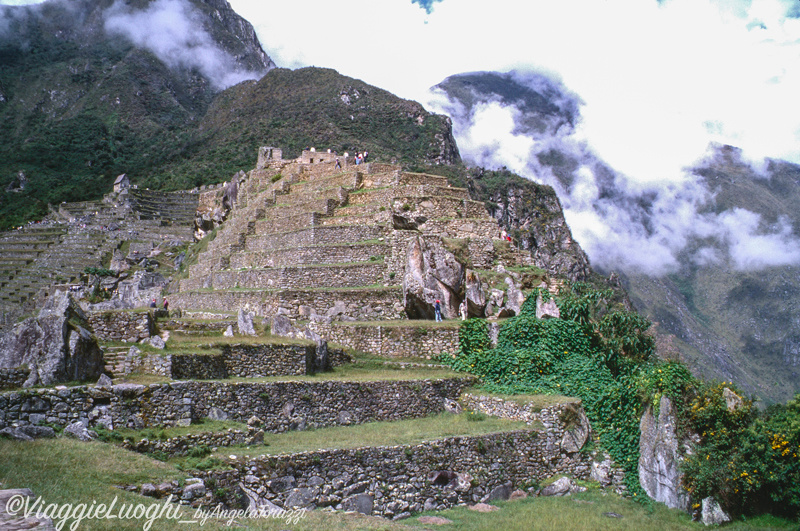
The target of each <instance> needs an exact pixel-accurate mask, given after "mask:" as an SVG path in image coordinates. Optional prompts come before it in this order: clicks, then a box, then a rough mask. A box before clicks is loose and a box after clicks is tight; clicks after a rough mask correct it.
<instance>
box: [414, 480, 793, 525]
mask: <svg viewBox="0 0 800 531" xmlns="http://www.w3.org/2000/svg"><path fill="white" fill-rule="evenodd" d="M493 505H496V506H497V507H499V510H498V511H494V512H491V513H477V512H475V511H470V510H469V509H467V508H466V507H456V508H453V509H450V510H447V511H442V512H439V513H424V514H429V515H434V514H435V515H436V516H441V517H444V518H447V519H449V520H451V521H452V522H453V523H452V524H448V525H443V526H436V527H437V529H443V530H449V529H458V530H460V531H472V530H474V531H478V530H502V531H517V530H519V531H535V530H552V529H563V530H592V531H602V530H622V531H625V530H630V531H647V530H653V531H668V530H670V531H671V530H684V529H687V530H689V529H696V530H699V529H706V527H705V526H704V525H703V524H701V523H699V522H692V521H691V517H690V516H689V514H687V513H684V512H681V511H678V510H675V509H668V508H667V507H666V506H664V505H662V504H660V503H654V504H652V505H651V506H645V505H642V504H639V503H637V502H635V501H632V500H630V499H627V498H622V497H621V496H618V495H615V494H610V493H605V492H603V491H601V490H599V489H597V488H591V489H589V490H588V491H586V492H583V493H579V494H572V495H570V496H565V497H547V498H526V499H523V500H518V501H514V502H493ZM604 513H616V514H618V515H621V516H622V518H614V517H609V516H604ZM419 516H421V515H417V516H415V517H414V518H412V519H410V520H408V521H405V522H404V523H405V524H407V525H409V526H410V527H412V529H421V528H423V526H422V524H419V522H418V520H419ZM794 526H796V524H791V523H790V522H786V521H782V520H778V519H773V518H765V519H759V520H754V521H751V522H747V523H745V522H738V523H735V524H733V525H726V526H725V527H724V529H731V530H732V529H737V530H766V529H792V528H796V527H794Z"/></svg>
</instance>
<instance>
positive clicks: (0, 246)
mask: <svg viewBox="0 0 800 531" xmlns="http://www.w3.org/2000/svg"><path fill="white" fill-rule="evenodd" d="M54 243H55V240H15V241H0V252H4V251H12V250H15V249H31V250H45V249H47V248H48V247H50V246H51V245H53V244H54Z"/></svg>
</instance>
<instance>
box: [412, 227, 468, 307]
mask: <svg viewBox="0 0 800 531" xmlns="http://www.w3.org/2000/svg"><path fill="white" fill-rule="evenodd" d="M463 289H464V266H463V265H461V264H460V263H459V262H458V260H456V257H455V256H454V255H453V253H451V252H450V251H448V250H447V249H446V248H445V247H444V244H443V243H442V239H441V238H439V237H437V236H416V237H413V238H411V239H410V241H409V243H408V248H407V250H406V268H405V275H404V276H403V304H404V306H405V311H406V315H408V317H410V318H412V319H433V318H434V311H433V305H434V303H435V301H436V300H440V301H441V307H442V316H443V317H444V318H447V319H453V318H455V317H456V316H457V315H458V305H459V303H460V299H459V293H461V292H462V290H463Z"/></svg>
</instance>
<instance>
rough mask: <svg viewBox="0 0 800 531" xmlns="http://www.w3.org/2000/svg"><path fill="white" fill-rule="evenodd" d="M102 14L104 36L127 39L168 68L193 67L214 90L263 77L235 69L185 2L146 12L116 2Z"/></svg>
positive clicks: (162, 3) (161, 0) (165, 2)
mask: <svg viewBox="0 0 800 531" xmlns="http://www.w3.org/2000/svg"><path fill="white" fill-rule="evenodd" d="M105 15H106V19H105V29H106V31H107V32H108V33H111V34H118V35H122V36H125V37H127V38H128V39H130V40H131V41H132V42H133V43H134V44H135V45H137V46H140V47H142V48H145V49H148V50H150V51H151V52H153V53H154V54H155V55H156V56H157V57H158V58H159V59H161V60H162V61H163V62H164V63H165V64H166V65H167V66H169V67H170V68H186V69H192V68H196V69H197V70H199V71H200V72H201V73H202V74H203V75H204V76H205V77H206V78H208V79H209V80H210V81H211V83H212V84H213V85H215V86H216V87H217V88H220V89H224V88H226V87H229V86H231V85H235V84H236V83H239V82H241V81H244V80H245V79H258V78H260V77H261V76H262V75H263V74H264V72H252V71H248V70H245V69H242V68H239V67H238V66H237V65H236V63H235V59H234V58H233V57H231V56H230V55H228V54H227V53H225V52H223V51H222V50H221V49H220V48H219V47H218V46H217V45H216V43H215V42H214V40H213V38H212V37H211V35H210V34H209V33H208V32H207V31H206V30H205V29H204V28H203V24H202V18H201V17H200V16H199V14H198V13H196V12H195V10H194V8H193V6H192V4H191V3H189V2H188V1H187V0H156V1H155V2H153V3H151V4H150V5H149V6H148V7H147V9H144V10H135V11H134V10H131V9H129V8H128V7H126V6H125V4H123V3H122V2H120V1H117V2H115V3H114V5H112V6H111V7H110V8H109V9H108V10H107V11H106V14H105Z"/></svg>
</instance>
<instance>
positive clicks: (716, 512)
mask: <svg viewBox="0 0 800 531" xmlns="http://www.w3.org/2000/svg"><path fill="white" fill-rule="evenodd" d="M701 506H702V508H701V510H700V521H701V522H703V524H704V525H714V526H718V525H721V524H724V523H727V522H730V521H731V517H730V516H728V513H726V512H725V511H723V510H722V507H720V506H719V503H717V500H715V499H714V498H712V497H708V498H703V501H702V503H701Z"/></svg>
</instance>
